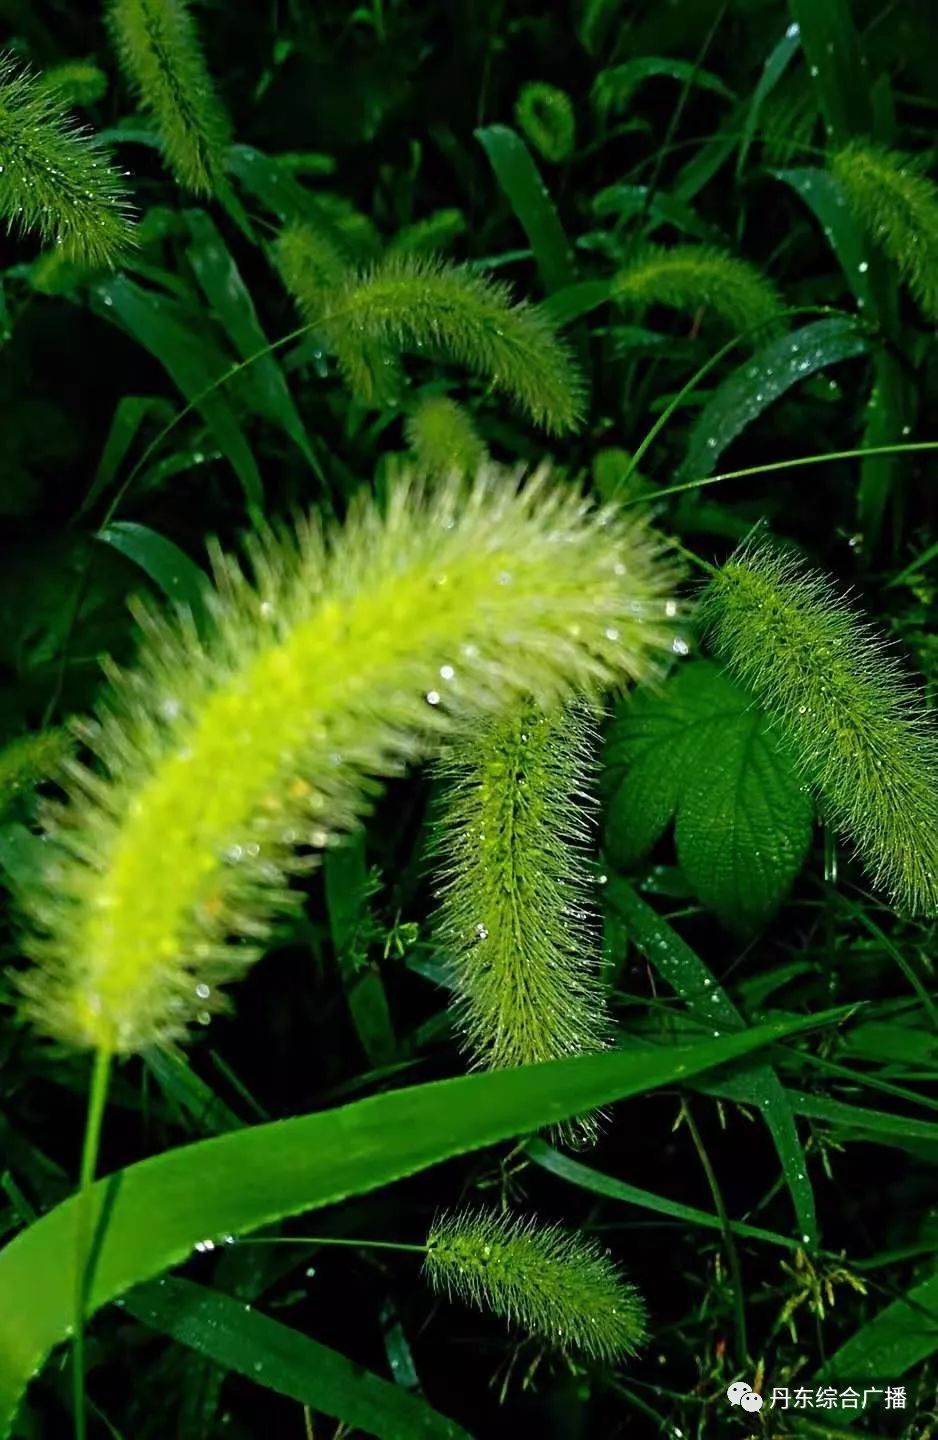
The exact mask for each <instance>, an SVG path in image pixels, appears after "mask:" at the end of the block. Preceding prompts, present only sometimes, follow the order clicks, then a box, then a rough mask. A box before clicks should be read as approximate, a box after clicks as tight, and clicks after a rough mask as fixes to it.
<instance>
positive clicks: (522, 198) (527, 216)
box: [475, 125, 576, 293]
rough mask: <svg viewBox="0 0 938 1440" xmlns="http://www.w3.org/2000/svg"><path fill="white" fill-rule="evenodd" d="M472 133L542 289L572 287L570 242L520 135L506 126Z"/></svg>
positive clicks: (572, 274) (573, 274) (497, 126)
mask: <svg viewBox="0 0 938 1440" xmlns="http://www.w3.org/2000/svg"><path fill="white" fill-rule="evenodd" d="M475 133H476V139H477V140H478V141H479V143H480V144H481V146H482V148H483V149H484V151H485V153H486V155H487V156H488V158H489V163H490V164H491V166H492V169H493V170H494V172H495V178H496V180H497V181H498V183H499V185H500V186H501V187H502V189H503V190H504V192H505V195H506V196H507V197H508V201H509V203H510V205H511V208H512V210H514V212H515V215H516V216H517V217H518V220H519V221H520V223H521V226H522V229H523V230H524V233H525V234H526V235H527V237H528V239H529V240H530V242H531V248H532V249H533V251H534V258H535V260H536V261H537V268H538V270H539V271H540V273H541V279H542V280H543V282H544V289H545V290H547V291H548V293H550V291H552V290H559V289H560V288H561V287H562V286H564V285H570V284H572V282H573V280H574V279H575V278H576V277H575V273H574V268H573V254H572V251H571V249H570V242H569V241H568V239H567V237H566V235H565V234H564V230H563V226H562V225H561V223H560V219H559V216H558V215H557V211H556V210H555V208H554V202H553V201H552V200H551V198H550V195H549V194H548V191H547V186H546V185H545V184H544V181H543V180H542V179H541V177H540V174H539V172H538V168H537V166H536V165H535V163H534V161H533V160H532V158H531V152H530V151H529V150H528V147H527V146H526V145H525V143H524V141H523V140H522V139H521V136H520V135H516V134H515V132H514V130H512V129H510V128H509V126H507V125H489V126H487V127H486V128H485V129H483V130H477V131H476V132H475Z"/></svg>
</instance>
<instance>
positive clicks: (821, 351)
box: [682, 316, 870, 480]
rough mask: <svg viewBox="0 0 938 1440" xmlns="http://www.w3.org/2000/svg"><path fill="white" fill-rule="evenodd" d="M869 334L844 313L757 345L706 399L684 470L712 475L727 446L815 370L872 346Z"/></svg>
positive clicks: (689, 473)
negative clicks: (753, 352) (758, 347)
mask: <svg viewBox="0 0 938 1440" xmlns="http://www.w3.org/2000/svg"><path fill="white" fill-rule="evenodd" d="M869 345H870V342H869V338H868V336H867V335H866V334H865V333H864V331H863V330H862V329H861V327H860V325H859V324H858V322H857V321H855V320H851V319H850V318H849V317H846V316H834V317H833V318H831V319H830V320H814V321H812V322H811V324H810V325H803V326H802V327H801V329H800V330H795V331H793V333H792V334H790V335H782V336H780V337H779V339H777V340H772V341H771V342H770V343H769V344H768V345H764V346H763V347H762V348H761V349H760V350H757V351H756V353H755V355H753V356H752V358H751V359H750V360H748V361H747V362H746V363H744V364H743V365H740V366H739V367H738V368H737V369H736V370H734V371H733V373H732V375H730V376H729V378H728V379H726V380H724V382H723V384H722V385H720V386H719V388H718V389H717V390H716V391H715V392H714V394H713V395H712V396H711V398H710V399H709V400H708V401H707V404H706V405H705V406H704V408H703V410H702V411H701V413H700V415H699V416H698V418H697V421H696V424H695V425H694V428H693V430H692V431H691V435H690V440H689V441H688V446H687V459H686V460H685V462H684V468H683V471H682V473H683V475H684V477H685V478H686V479H688V480H692V479H694V480H696V479H698V478H700V479H702V478H704V477H706V476H707V475H711V474H712V473H713V471H714V469H715V468H716V463H717V460H718V459H719V458H720V456H721V455H722V453H723V451H724V450H725V449H726V447H727V446H728V445H729V444H730V443H731V442H732V441H733V440H735V439H736V437H737V435H740V434H742V432H743V430H745V428H746V426H747V425H751V424H752V422H753V420H756V419H758V417H759V416H760V415H761V414H762V412H763V411H764V410H767V409H768V407H769V406H770V405H771V404H772V403H773V402H774V401H775V400H777V399H778V398H779V397H780V396H781V395H784V394H785V392H786V390H790V389H791V387H792V386H793V385H797V384H798V382H799V381H800V380H806V379H807V378H808V376H809V375H813V374H814V373H815V372H816V371H817V370H822V369H824V368H825V367H826V366H828V365H835V364H837V363H838V362H839V361H841V360H850V359H853V357H854V356H856V355H863V354H865V353H866V351H867V350H868V349H869Z"/></svg>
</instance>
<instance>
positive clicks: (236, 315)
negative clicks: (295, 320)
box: [186, 210, 316, 469]
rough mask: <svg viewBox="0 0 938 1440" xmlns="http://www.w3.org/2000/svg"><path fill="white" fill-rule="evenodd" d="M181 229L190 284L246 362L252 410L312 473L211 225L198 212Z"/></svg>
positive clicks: (293, 413) (248, 305) (245, 293)
mask: <svg viewBox="0 0 938 1440" xmlns="http://www.w3.org/2000/svg"><path fill="white" fill-rule="evenodd" d="M186 223H187V225H188V227H189V233H190V235H191V236H192V243H191V244H190V246H189V247H188V256H189V262H190V264H191V265H192V268H193V270H194V271H195V275H196V278H197V279H198V282H199V284H200V285H201V287H202V289H203V290H204V292H205V295H206V298H207V299H208V300H209V301H210V302H211V305H212V308H213V310H214V312H215V315H216V316H217V318H218V320H219V322H220V323H221V324H222V325H223V326H224V328H225V330H226V332H227V334H228V336H229V338H230V340H231V341H232V343H233V345H234V347H235V349H236V350H237V352H238V354H239V355H240V356H241V359H242V360H249V361H251V362H252V363H251V365H250V367H249V369H248V370H247V371H246V372H245V373H246V376H247V378H248V381H249V383H250V385H251V387H252V389H253V391H254V394H255V396H256V398H257V405H258V409H259V410H260V411H261V413H262V414H264V415H266V416H267V418H268V419H269V420H271V421H273V422H274V424H277V425H280V426H281V428H282V429H283V431H284V432H285V434H287V435H288V436H289V437H290V439H291V440H292V441H293V442H294V444H295V445H296V446H297V448H298V449H299V450H300V451H301V453H302V454H303V455H304V456H305V458H306V460H307V461H308V462H309V464H310V465H311V466H312V467H313V468H314V469H316V459H315V456H314V455H313V452H312V450H311V448H310V443H309V438H308V436H307V434H306V431H305V429H304V428H303V422H302V420H301V419H300V416H299V413H298V411H297V408H296V406H295V405H294V403H293V397H292V395H291V394H290V391H289V390H288V388H287V382H286V380H285V379H284V377H283V371H282V370H281V368H280V366H279V364H278V363H277V360H276V357H275V356H274V355H273V354H264V353H263V352H264V351H265V350H267V349H268V346H269V344H270V342H269V340H268V339H267V336H266V335H265V334H264V331H263V329H262V328H261V323H260V321H259V320H258V318H257V311H256V310H255V308H254V301H253V300H252V299H251V295H250V292H249V290H248V288H247V286H246V285H245V283H244V280H243V279H242V276H241V272H240V270H239V269H238V267H237V265H236V264H235V262H234V260H233V258H232V256H231V252H230V251H229V250H228V248H227V246H226V245H225V242H224V240H223V239H222V237H221V234H220V233H219V230H218V228H217V226H216V225H215V222H214V221H213V220H212V219H211V217H210V216H208V215H206V213H205V211H204V210H188V211H186Z"/></svg>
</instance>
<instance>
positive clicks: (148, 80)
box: [108, 0, 230, 196]
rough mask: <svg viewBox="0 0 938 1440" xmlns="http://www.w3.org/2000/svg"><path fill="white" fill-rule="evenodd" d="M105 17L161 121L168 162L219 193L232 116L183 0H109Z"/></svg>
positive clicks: (178, 174)
mask: <svg viewBox="0 0 938 1440" xmlns="http://www.w3.org/2000/svg"><path fill="white" fill-rule="evenodd" d="M108 21H109V25H110V30H111V35H112V38H113V41H114V45H115V49H116V50H117V54H118V58H119V60H120V63H121V65H122V67H123V69H124V70H125V72H126V74H127V76H128V78H129V79H130V81H131V83H132V85H133V87H134V89H135V90H136V92H137V94H138V96H139V98H140V100H141V102H142V103H143V105H144V107H145V108H146V110H147V111H148V112H149V113H150V114H151V115H152V116H153V119H154V120H155V121H156V126H157V130H158V132H159V137H160V148H161V150H162V152H163V156H164V158H165V160H166V163H167V165H168V167H169V169H170V170H171V171H172V173H173V175H174V176H175V178H176V179H177V180H178V181H179V183H180V185H182V186H184V187H185V188H186V189H188V190H191V191H192V192H193V193H194V194H197V195H216V196H217V195H220V194H221V193H223V191H224V189H225V184H226V182H225V179H224V165H225V153H226V151H227V149H228V144H229V141H230V134H229V126H228V117H227V116H226V114H225V112H224V110H223V108H222V106H221V103H220V101H219V99H218V96H217V95H216V93H215V86H214V83H213V81H212V78H211V76H210V74H209V71H208V67H207V65H206V63H205V57H204V55H203V54H202V47H201V44H200V42H199V37H198V34H197V32H196V28H195V25H194V23H193V20H192V17H191V15H190V14H189V10H188V7H187V5H186V3H185V0H111V4H110V9H109V11H108Z"/></svg>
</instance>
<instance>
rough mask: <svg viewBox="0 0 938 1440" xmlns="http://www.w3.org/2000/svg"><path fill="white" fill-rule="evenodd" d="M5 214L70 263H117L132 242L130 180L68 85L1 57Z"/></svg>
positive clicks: (0, 200) (1, 198)
mask: <svg viewBox="0 0 938 1440" xmlns="http://www.w3.org/2000/svg"><path fill="white" fill-rule="evenodd" d="M0 216H2V217H3V219H4V220H5V221H6V223H7V224H8V225H9V226H10V227H11V228H12V229H13V230H14V231H16V232H21V233H24V234H25V233H34V234H36V235H37V236H38V238H39V239H40V240H41V241H42V243H43V244H45V245H54V246H55V247H56V250H57V253H58V254H60V255H61V258H62V259H63V260H67V261H75V262H76V263H78V264H80V265H87V266H89V267H92V268H97V267H103V266H111V265H115V264H116V263H117V262H118V261H119V260H120V259H121V257H122V256H123V255H124V254H125V253H126V252H127V250H128V249H130V248H131V247H132V245H133V227H132V226H131V223H130V212H129V207H128V201H127V190H126V186H125V183H124V177H123V175H122V174H121V172H120V171H118V170H117V169H115V168H114V166H113V165H112V164H111V162H110V159H109V157H108V154H107V152H106V150H105V149H104V147H103V146H102V145H101V144H100V142H99V141H98V140H97V139H96V138H95V136H94V135H93V134H92V133H91V131H89V130H88V129H87V128H85V127H83V126H81V125H79V124H77V123H76V121H75V120H74V119H73V118H72V116H71V114H70V112H69V110H68V105H67V100H66V98H65V95H64V93H63V90H62V89H61V88H60V87H58V86H57V85H55V84H48V83H45V81H44V80H43V78H42V77H41V76H37V75H34V74H31V73H30V72H28V71H26V70H24V69H22V68H21V67H20V66H18V65H17V64H16V63H15V61H14V60H13V59H12V57H10V56H0Z"/></svg>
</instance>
